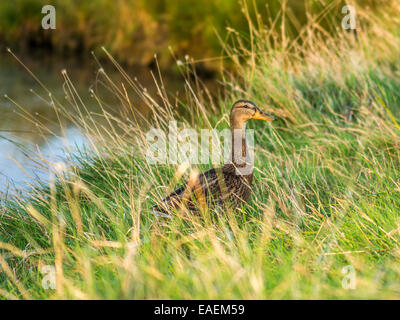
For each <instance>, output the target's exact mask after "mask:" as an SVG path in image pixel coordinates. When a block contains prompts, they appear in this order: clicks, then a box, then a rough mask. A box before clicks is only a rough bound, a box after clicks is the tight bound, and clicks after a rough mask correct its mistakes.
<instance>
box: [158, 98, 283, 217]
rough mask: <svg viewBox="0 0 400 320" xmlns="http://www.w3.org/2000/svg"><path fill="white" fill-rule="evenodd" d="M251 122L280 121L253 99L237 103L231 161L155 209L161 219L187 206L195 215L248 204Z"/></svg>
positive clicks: (202, 175)
mask: <svg viewBox="0 0 400 320" xmlns="http://www.w3.org/2000/svg"><path fill="white" fill-rule="evenodd" d="M250 119H258V120H265V121H272V120H276V117H275V116H272V115H270V114H267V113H265V112H264V111H262V110H260V109H259V108H258V107H257V106H256V104H255V103H254V102H251V101H249V100H238V101H236V102H235V103H234V104H233V106H232V109H231V113H230V117H229V120H230V129H231V135H232V150H231V158H230V159H231V161H229V163H226V164H225V165H223V166H222V167H220V168H212V169H210V170H208V171H205V172H203V173H200V174H197V173H196V174H192V175H191V177H190V178H189V180H188V181H187V182H186V183H185V184H184V185H183V186H181V187H180V188H178V189H176V190H175V191H173V192H172V193H171V194H170V195H168V196H167V197H165V198H164V199H163V200H162V201H161V203H160V204H159V205H157V206H155V207H153V208H152V212H153V213H154V214H156V215H159V216H164V217H169V216H168V212H170V210H171V209H177V208H180V207H186V208H187V209H189V210H190V211H192V212H198V210H199V209H205V207H206V206H210V205H214V206H215V205H219V206H221V205H223V204H229V205H231V207H232V208H233V209H235V208H238V207H240V206H241V205H242V204H243V203H245V202H247V200H248V199H249V197H250V194H251V185H252V182H253V166H252V163H251V162H249V155H248V150H247V146H246V135H245V123H246V121H247V120H250Z"/></svg>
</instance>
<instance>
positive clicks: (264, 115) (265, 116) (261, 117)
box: [253, 109, 277, 121]
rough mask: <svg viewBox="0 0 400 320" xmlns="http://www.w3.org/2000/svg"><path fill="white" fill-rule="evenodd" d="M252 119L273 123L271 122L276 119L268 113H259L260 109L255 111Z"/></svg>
mask: <svg viewBox="0 0 400 320" xmlns="http://www.w3.org/2000/svg"><path fill="white" fill-rule="evenodd" d="M253 119H257V120H264V121H273V120H276V119H277V117H275V116H273V115H270V114H268V113H265V112H264V111H261V110H260V109H258V110H257V111H256V114H255V115H254V116H253Z"/></svg>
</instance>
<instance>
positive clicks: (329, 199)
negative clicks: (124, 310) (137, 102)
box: [0, 7, 400, 299]
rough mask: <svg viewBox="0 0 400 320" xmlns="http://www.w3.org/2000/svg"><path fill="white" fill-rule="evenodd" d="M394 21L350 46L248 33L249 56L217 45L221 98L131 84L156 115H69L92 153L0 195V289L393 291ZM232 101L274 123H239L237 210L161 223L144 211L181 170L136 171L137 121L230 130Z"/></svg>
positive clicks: (328, 294) (13, 294)
mask: <svg viewBox="0 0 400 320" xmlns="http://www.w3.org/2000/svg"><path fill="white" fill-rule="evenodd" d="M396 10H397V11H396ZM396 12H397V13H399V12H398V8H397V9H396V8H395V7H393V8H392V11H391V14H390V15H381V16H380V17H379V18H377V16H378V15H375V14H374V13H373V12H370V11H365V12H360V14H361V17H362V19H360V26H361V27H360V29H359V31H358V34H357V39H356V38H355V37H354V36H353V35H352V34H348V33H341V34H340V35H339V36H336V37H335V38H334V39H326V38H325V37H324V35H323V33H322V34H321V33H320V32H319V31H318V26H317V25H312V26H309V29H308V31H309V34H313V37H312V38H311V37H308V36H307V35H305V36H304V38H302V39H301V41H299V42H288V43H282V46H281V47H280V48H279V49H275V50H272V49H270V41H272V40H271V39H273V35H270V36H268V37H267V36H265V32H262V30H260V29H258V28H254V33H253V34H252V36H253V39H254V45H253V47H252V49H251V50H249V49H247V48H246V47H245V46H241V45H240V41H238V42H237V45H236V46H230V47H226V54H227V55H229V56H230V57H231V59H232V62H233V63H234V64H236V70H237V72H236V74H235V75H233V76H232V75H231V74H230V73H228V72H226V73H225V74H224V75H223V81H224V86H225V95H224V97H223V98H219V99H218V100H213V101H209V100H208V98H207V96H206V95H201V94H200V93H199V95H198V96H197V97H196V98H197V99H198V100H197V102H196V101H195V99H194V97H193V96H192V97H191V98H190V99H188V101H187V102H186V103H180V104H177V105H175V103H171V102H170V101H174V100H173V99H170V97H167V96H166V95H164V94H162V98H161V99H160V100H152V99H150V98H149V97H148V96H147V95H146V93H145V92H143V91H142V90H141V89H140V88H138V87H137V86H136V83H135V82H134V81H131V80H129V79H126V83H125V85H126V86H130V88H132V89H133V90H135V91H136V92H137V93H139V94H141V97H142V99H143V101H144V102H146V103H147V104H148V105H149V106H151V107H152V108H153V110H155V112H154V114H153V118H152V119H150V120H149V121H148V122H147V123H146V121H144V119H142V121H141V122H140V123H141V125H137V122H136V121H135V118H134V117H133V116H132V114H131V119H132V120H129V121H120V120H118V119H117V118H115V117H112V116H111V115H110V114H109V113H108V112H107V111H106V109H104V114H103V116H104V118H105V119H107V120H108V121H109V122H108V124H107V125H104V123H102V125H101V127H100V125H99V124H98V123H96V122H95V121H94V120H93V119H91V118H90V117H89V119H88V118H87V117H86V114H85V113H84V112H85V110H84V108H83V109H82V107H81V109H82V112H83V115H82V116H79V117H78V116H76V117H75V118H73V119H74V120H75V121H76V122H77V123H78V124H80V125H81V127H82V128H84V129H85V130H86V132H87V136H88V139H89V145H90V146H91V147H92V149H91V151H87V150H86V151H84V150H83V151H81V152H76V153H74V154H72V155H71V157H72V158H73V160H74V162H75V164H76V165H75V166H74V167H70V168H69V169H67V170H66V171H60V170H59V168H58V171H57V170H56V169H57V168H56V169H55V170H53V171H55V178H54V179H53V180H52V182H51V183H50V184H49V185H42V186H39V185H38V186H37V187H35V188H33V190H32V192H31V194H29V195H26V196H24V197H23V198H22V197H21V198H16V199H14V200H13V199H9V200H6V201H3V202H2V207H1V215H0V250H1V251H0V252H1V255H0V272H1V273H0V284H1V285H0V295H1V296H2V297H4V298H34V299H48V298H67V299H69V298H71V299H82V298H88V299H96V298H98V299H115V298H122V299H148V298H157V299H162V298H165V299H196V298H198V299H213V298H214V299H230V298H232V299H236V298H237V299H266V298H270V299H343V298H361V299H370V298H376V299H381V298H389V299H393V298H399V296H400V283H399V281H398V279H399V275H400V267H399V265H400V264H399V258H400V250H399V241H400V227H399V222H400V219H399V211H398V208H399V206H400V148H399V141H400V140H399V138H400V127H399V124H398V122H397V120H396V119H399V114H398V112H399V111H398V104H399V101H400V92H399V90H398V89H397V88H398V87H399V86H400V80H399V77H398V74H399V71H400V68H399V60H398V56H396V52H398V49H399V47H400V37H399V34H396V30H399V28H398V27H399V25H398V24H399V22H398V21H397V20H395V19H394V18H392V17H395V16H396V14H395V13H396ZM386 26H392V28H391V29H388V28H386ZM396 26H397V29H396ZM309 34H308V35H309ZM239 39H240V38H239ZM238 57H242V58H240V59H239V58H238ZM66 81H67V83H68V84H70V85H71V83H70V81H69V80H68V79H67V80H66ZM110 87H112V84H110ZM117 88H121V85H120V84H119V85H116V87H114V89H115V92H116V94H119V93H118V91H117ZM118 90H120V89H118ZM194 90H195V87H194ZM122 92H123V91H122ZM190 92H191V91H190V90H188V95H189V96H190ZM199 92H200V91H199ZM67 93H68V95H69V97H70V98H69V101H71V103H74V101H77V100H76V99H75V100H74V99H72V97H75V98H77V97H76V94H75V93H73V91H68V92H67ZM95 95H96V93H95ZM237 98H249V99H251V100H253V101H254V102H256V103H257V104H258V105H259V106H260V107H262V108H263V109H264V110H265V111H267V112H269V113H272V114H275V115H277V116H278V117H279V118H280V120H278V121H276V122H273V123H272V124H271V125H265V124H264V123H251V124H249V127H252V128H254V129H255V130H256V162H255V166H256V169H255V182H254V186H253V191H254V193H253V195H252V197H251V199H250V201H249V203H248V205H247V206H245V207H244V208H243V210H242V211H240V212H239V213H238V214H234V213H232V212H229V211H228V212H223V213H217V212H215V211H213V210H209V211H207V212H206V213H205V216H204V217H203V218H200V217H193V216H191V215H189V214H188V213H186V212H181V213H180V214H177V215H176V216H174V218H173V219H170V220H165V221H160V220H156V219H155V218H154V216H152V215H150V213H149V210H148V208H149V207H150V206H152V205H153V204H154V203H155V202H156V201H157V200H159V199H161V198H162V197H163V196H164V195H165V194H166V193H167V192H168V191H169V190H171V189H172V188H173V187H174V186H175V183H172V185H171V181H174V180H180V178H181V177H180V175H181V174H180V170H178V168H177V167H176V166H173V165H163V166H155V165H150V164H148V163H147V162H146V159H145V150H146V146H147V145H146V141H145V139H144V133H145V132H146V130H147V129H146V128H148V126H150V125H151V126H155V127H159V128H162V129H165V128H166V126H167V124H166V121H167V120H169V119H172V117H173V116H174V115H175V116H176V112H177V110H180V111H182V110H184V111H186V112H185V114H189V115H192V116H191V117H190V116H188V117H186V118H182V119H181V122H180V125H181V126H182V127H190V126H194V127H195V128H197V129H200V128H203V127H207V126H211V127H216V128H225V127H226V126H227V122H226V118H225V120H223V121H219V120H220V119H221V117H222V116H224V115H226V113H227V112H228V111H229V108H230V106H231V103H232V102H233V101H234V100H235V99H237ZM120 101H121V106H120V107H121V110H125V111H124V112H127V111H126V110H130V108H129V106H130V100H129V99H128V98H127V97H126V96H124V95H123V94H122V95H121V97H120ZM99 103H100V104H101V101H99ZM56 105H57V106H59V107H60V108H62V105H61V104H60V105H59V104H58V102H56ZM216 106H218V107H216ZM178 107H179V108H178ZM213 108H215V109H216V110H217V112H214V111H212V110H213ZM62 110H64V112H66V111H65V108H64V109H62ZM128 114H129V112H128ZM70 116H71V117H72V115H70ZM106 123H107V122H106ZM143 123H144V124H143ZM88 150H89V149H88ZM204 168H206V166H203V167H201V169H204ZM189 173H190V169H188V170H187V171H186V172H185V173H184V176H185V177H187V176H188V174H189ZM160 186H161V187H160ZM164 186H165V187H164ZM43 265H54V266H55V267H56V271H57V272H56V276H57V289H56V290H44V289H43V288H42V279H43V275H42V274H41V272H40V270H41V267H42V266H43ZM346 266H352V267H353V268H354V270H355V273H356V288H355V289H354V290H346V289H344V288H343V287H342V281H343V278H344V277H345V275H346V274H343V273H342V270H343V268H344V267H346Z"/></svg>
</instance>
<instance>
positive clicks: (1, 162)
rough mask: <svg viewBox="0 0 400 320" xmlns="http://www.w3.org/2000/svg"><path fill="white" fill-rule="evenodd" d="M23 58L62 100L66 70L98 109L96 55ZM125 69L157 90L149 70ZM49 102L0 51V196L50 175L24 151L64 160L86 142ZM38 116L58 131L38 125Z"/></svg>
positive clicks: (176, 82) (89, 105) (88, 103)
mask: <svg viewBox="0 0 400 320" xmlns="http://www.w3.org/2000/svg"><path fill="white" fill-rule="evenodd" d="M20 58H21V57H20ZM21 60H22V61H23V62H24V64H25V65H26V66H27V67H28V68H29V69H30V70H31V71H32V73H33V74H34V75H35V76H36V77H37V78H39V79H40V81H41V82H42V83H43V84H44V85H45V86H46V87H47V88H48V90H49V91H50V92H51V93H52V95H53V97H54V98H56V99H58V100H59V101H62V99H65V93H64V91H63V83H64V79H63V77H62V74H61V71H62V70H63V69H66V70H67V72H68V75H69V77H70V78H71V80H72V82H73V83H74V85H75V87H76V89H77V91H78V92H79V94H80V96H81V97H82V99H83V102H84V104H85V106H86V108H87V109H89V110H90V111H91V110H93V111H96V110H99V107H98V103H97V102H96V100H95V99H93V98H91V97H90V93H89V88H91V87H93V85H94V84H95V81H96V74H97V71H98V69H99V65H98V64H97V63H96V62H95V60H94V59H93V61H87V60H85V61H84V62H81V61H78V60H71V61H68V60H64V59H63V60H62V61H60V60H57V59H55V58H51V59H49V58H44V57H36V58H32V57H29V58H26V57H23V58H21ZM111 70H112V67H111ZM125 70H126V69H125ZM113 72H114V73H115V76H120V74H119V73H118V72H117V71H111V73H110V70H108V69H107V74H108V75H109V76H110V77H113V76H114V74H113ZM126 72H127V73H128V74H129V75H130V76H131V77H132V78H133V77H137V78H138V81H139V82H140V83H141V84H143V85H144V86H145V87H146V88H148V90H149V92H152V91H154V90H155V88H152V87H155V85H154V81H153V79H152V77H151V74H150V70H149V69H146V68H131V69H128V70H126ZM164 80H165V79H164ZM171 82H172V83H173V84H174V87H175V88H174V89H173V90H175V89H176V88H177V87H179V86H180V87H181V88H182V86H183V85H182V80H177V79H176V77H175V79H173V80H172V81H171ZM5 95H7V97H9V98H7V97H5ZM10 99H12V100H13V101H14V102H15V103H16V104H18V105H19V106H20V107H21V108H20V107H18V106H17V105H16V104H15V103H13V102H12V101H10ZM48 101H49V95H48V93H47V92H46V90H44V89H43V88H42V87H41V85H40V84H39V83H38V82H37V81H36V80H35V79H34V78H33V77H32V76H31V75H30V74H29V73H28V72H27V71H26V70H25V69H24V67H23V66H21V64H20V63H18V61H16V59H15V58H13V57H12V56H11V55H8V54H7V55H0V199H1V197H2V196H4V195H5V194H8V192H11V193H12V190H13V189H14V188H15V187H17V188H19V189H23V188H25V187H26V186H27V185H28V184H29V183H31V182H32V181H33V180H34V179H39V180H42V181H46V180H47V179H48V176H49V173H48V171H46V169H45V168H44V170H43V168H41V169H40V168H39V167H41V165H38V163H37V162H35V161H32V159H31V158H30V156H29V154H31V153H30V152H26V150H31V151H32V150H33V151H35V152H39V153H40V155H41V156H40V158H42V160H43V159H44V160H45V161H44V162H43V161H40V163H41V164H43V163H46V161H50V162H56V161H62V159H63V158H64V157H65V147H66V146H69V147H71V146H72V147H73V148H76V147H81V146H82V145H84V144H85V136H84V135H83V134H82V133H81V132H80V130H79V129H78V128H77V127H76V126H74V124H73V123H71V122H68V121H67V122H66V123H65V131H64V132H63V134H61V130H60V125H59V121H58V119H57V116H56V114H55V112H54V109H53V107H52V106H51V105H50V104H49V103H48ZM111 103H112V102H111ZM135 107H136V108H137V107H138V104H135ZM71 111H72V110H71ZM36 121H39V122H40V123H41V124H42V125H44V126H45V127H47V128H49V129H50V130H51V131H52V132H53V133H54V134H50V133H46V132H43V130H38V127H37V124H36V123H35V122H36ZM61 136H62V137H61Z"/></svg>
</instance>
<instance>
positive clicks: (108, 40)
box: [0, 0, 390, 67]
mask: <svg viewBox="0 0 400 320" xmlns="http://www.w3.org/2000/svg"><path fill="white" fill-rule="evenodd" d="M355 2H358V3H360V4H361V5H362V6H367V5H369V6H381V5H385V4H387V3H388V2H390V1H385V0H356V1H355ZM46 4H48V1H46V0H13V1H1V2H0V43H1V42H4V43H5V44H6V45H8V46H11V47H12V48H14V49H16V48H19V49H21V50H29V51H31V50H32V48H46V49H48V50H51V51H54V52H55V53H57V54H59V53H62V54H68V53H69V54H71V53H72V54H76V53H84V54H87V53H88V52H89V51H90V50H93V49H97V48H99V47H100V46H105V47H106V48H107V49H108V50H109V51H110V52H111V53H112V54H113V55H114V56H115V57H116V58H117V59H118V60H119V61H120V62H124V63H127V64H141V65H149V64H151V62H152V61H153V57H154V53H157V54H158V57H159V59H160V62H161V64H162V65H163V66H166V65H168V64H169V63H170V62H171V59H172V55H171V54H170V52H169V46H171V48H172V49H173V51H174V52H175V54H176V55H177V56H178V57H181V56H184V55H186V54H189V55H190V56H191V57H193V58H194V59H202V58H206V57H207V58H211V59H204V63H205V64H206V66H209V67H210V66H211V67H215V66H217V65H218V62H219V60H218V59H212V57H218V56H221V40H225V41H229V38H230V37H231V35H232V34H233V33H236V32H238V33H240V34H241V35H242V36H243V39H244V41H246V38H248V35H249V24H248V19H247V17H246V15H245V14H244V12H248V14H249V15H250V16H252V18H253V19H254V20H255V21H257V23H258V24H263V25H265V26H266V29H268V30H270V29H276V31H280V30H279V28H280V26H281V25H282V23H281V22H282V19H285V20H286V21H285V30H284V33H282V32H280V34H281V35H282V34H284V35H285V36H288V37H295V36H297V35H298V34H299V32H300V31H301V30H302V29H303V28H305V27H306V26H307V24H310V23H313V22H312V21H310V20H309V17H311V16H315V13H320V18H319V21H318V24H319V26H321V27H323V28H325V29H326V30H327V31H328V32H332V31H334V30H335V29H338V28H339V29H340V21H341V19H342V17H343V14H342V13H341V8H342V6H343V5H344V1H343V0H338V1H326V0H288V1H283V0H274V1H271V0H248V1H241V0H228V1H227V0H203V1H195V0H186V1H178V0H168V1H167V0H135V1H126V0H91V1H80V0H70V1H61V0H54V1H52V5H54V6H55V8H56V12H57V18H56V20H57V29H56V30H43V29H42V28H41V20H42V18H43V16H44V15H43V14H42V13H41V9H42V6H44V5H46ZM282 8H285V12H284V14H281V13H282V12H281V10H282ZM332 8H335V9H333V10H332ZM277 34H279V33H278V32H277ZM217 35H218V36H217Z"/></svg>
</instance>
